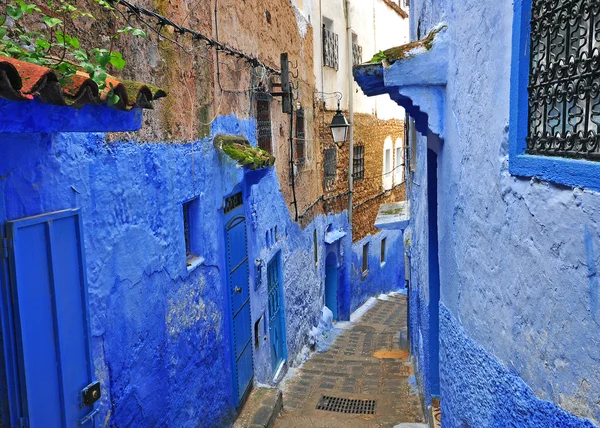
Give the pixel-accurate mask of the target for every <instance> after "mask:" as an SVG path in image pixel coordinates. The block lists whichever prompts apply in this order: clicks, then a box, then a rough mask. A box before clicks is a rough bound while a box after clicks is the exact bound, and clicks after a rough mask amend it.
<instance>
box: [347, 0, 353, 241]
mask: <svg viewBox="0 0 600 428" xmlns="http://www.w3.org/2000/svg"><path fill="white" fill-rule="evenodd" d="M346 30H347V35H346V37H347V39H348V58H347V59H348V116H349V117H348V122H350V129H349V134H348V142H349V144H348V159H349V163H348V223H349V227H350V229H349V231H350V239H352V195H353V192H354V177H353V173H354V77H353V75H352V21H351V19H350V2H349V1H348V0H346ZM350 242H352V241H350Z"/></svg>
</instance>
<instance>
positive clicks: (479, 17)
mask: <svg viewBox="0 0 600 428" xmlns="http://www.w3.org/2000/svg"><path fill="white" fill-rule="evenodd" d="M410 19H411V35H412V38H413V39H414V38H416V32H417V26H418V25H419V22H420V29H421V37H423V36H425V35H426V34H427V33H428V31H429V30H430V29H431V28H432V27H434V26H435V25H436V24H438V23H439V22H441V21H445V22H446V23H447V24H448V35H449V38H450V51H449V55H448V83H447V86H446V87H445V104H444V105H443V106H442V107H441V108H443V111H442V112H441V114H442V115H443V117H444V136H445V139H444V143H443V146H442V148H441V150H440V153H439V157H438V213H439V214H438V219H437V226H438V243H439V264H440V281H441V302H442V304H443V307H442V309H441V315H440V318H441V319H440V323H441V329H442V332H441V337H442V340H441V343H440V363H441V367H440V371H441V377H442V378H441V403H442V415H443V420H442V423H443V424H444V425H448V426H464V425H470V426H482V427H484V426H506V425H510V424H511V423H513V424H515V425H516V426H555V425H552V424H554V423H558V426H585V425H586V424H587V422H584V419H585V418H587V419H589V420H590V421H592V422H593V423H595V424H598V423H600V403H599V402H598V399H597V397H598V396H599V395H600V372H599V371H598V365H599V362H600V342H599V341H598V331H599V327H600V315H599V314H598V304H597V302H598V295H599V294H598V293H599V291H598V281H597V271H598V264H599V263H600V258H599V256H600V254H599V250H598V249H599V248H600V227H599V224H598V219H599V218H600V217H599V212H600V197H599V195H598V194H597V193H595V192H593V191H591V190H589V189H580V188H572V187H564V186H559V185H554V184H552V183H547V182H543V181H539V180H536V179H533V180H532V179H527V178H519V177H515V176H513V175H511V174H510V172H509V169H508V152H509V144H508V136H509V131H510V129H509V116H510V115H509V112H510V91H511V87H510V75H511V32H512V19H513V4H512V2H497V1H493V0H483V1H481V0H479V1H465V2H454V1H450V0H415V1H414V2H411V18H410ZM426 147H427V139H426V137H423V136H420V137H419V138H418V149H417V160H416V172H415V174H414V176H413V177H410V178H409V180H408V181H409V184H410V185H409V196H410V199H411V226H410V241H411V248H410V250H409V251H410V255H411V276H412V287H413V288H412V289H411V291H410V293H411V300H412V307H411V308H410V314H411V323H412V327H413V329H412V335H413V336H412V346H413V351H414V352H415V353H416V355H417V358H416V361H417V363H418V366H419V369H420V374H421V375H422V374H423V373H424V372H426V371H427V369H428V359H429V356H428V355H427V353H426V352H424V350H426V349H428V348H429V345H428V343H427V337H428V335H429V330H430V328H431V326H429V325H428V323H427V320H426V317H425V314H426V309H427V306H428V304H429V301H430V297H431V296H429V293H428V283H429V278H428V272H427V270H428V269H427V254H428V244H427V241H428V229H427V178H426ZM455 354H457V355H460V356H461V357H462V358H457V357H456V355H455ZM484 379H485V381H484ZM490 381H493V382H492V383H489V382H490ZM420 386H421V389H422V390H423V391H425V393H426V399H427V402H428V401H429V394H430V392H431V391H430V385H428V381H427V379H424V378H421V379H420ZM495 406H498V408H496V407H495ZM524 409H528V410H524ZM561 409H562V410H561ZM563 411H564V412H567V413H569V414H572V415H575V416H576V417H578V418H579V419H577V418H573V417H571V416H569V415H567V414H566V413H564V412H563ZM522 412H525V413H524V414H522ZM525 421H527V422H525ZM561 424H563V425H561Z"/></svg>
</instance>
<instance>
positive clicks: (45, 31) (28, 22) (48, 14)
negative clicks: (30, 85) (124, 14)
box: [0, 0, 146, 104]
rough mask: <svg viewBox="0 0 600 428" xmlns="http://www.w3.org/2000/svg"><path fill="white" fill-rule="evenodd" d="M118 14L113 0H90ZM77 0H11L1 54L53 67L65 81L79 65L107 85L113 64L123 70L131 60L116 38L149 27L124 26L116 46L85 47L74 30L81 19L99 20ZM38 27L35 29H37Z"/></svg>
mask: <svg viewBox="0 0 600 428" xmlns="http://www.w3.org/2000/svg"><path fill="white" fill-rule="evenodd" d="M88 1H89V2H91V3H92V5H93V4H95V5H98V6H100V8H101V9H103V10H104V11H105V12H108V13H111V14H113V15H114V10H115V9H114V7H113V5H112V4H111V3H110V2H109V1H107V0H88ZM76 2H77V0H44V2H43V4H41V5H39V6H38V5H36V4H33V3H26V2H25V1H23V0H6V1H5V13H4V15H3V16H0V55H3V56H8V57H11V58H16V59H19V60H22V61H27V62H30V63H33V64H37V65H41V66H44V67H48V68H51V69H53V70H55V71H56V72H57V75H58V76H59V81H60V83H61V84H65V83H68V82H69V81H70V80H71V77H72V76H73V75H74V74H75V73H77V71H80V70H82V71H85V72H86V73H87V74H88V75H89V76H90V78H91V79H92V80H93V81H94V82H96V84H97V85H98V88H99V89H100V90H103V89H105V88H106V78H107V76H108V68H109V65H110V66H112V67H114V68H115V69H117V70H122V69H123V68H124V67H125V65H126V61H125V59H124V58H123V55H122V54H121V53H119V52H117V51H115V50H113V43H114V41H115V40H116V39H117V38H119V37H120V36H121V35H124V34H128V35H132V36H137V37H143V38H146V33H145V32H144V31H143V30H141V29H139V28H134V27H131V26H126V27H124V28H119V29H118V30H116V31H115V33H114V34H112V35H110V46H109V47H108V48H105V47H93V48H87V49H86V48H84V47H83V46H81V43H80V41H79V39H78V38H77V37H76V36H75V35H74V34H73V31H72V29H73V28H75V26H76V23H77V21H78V20H81V19H89V20H95V17H94V15H92V14H91V13H90V12H89V11H87V10H82V9H81V8H79V7H77V6H76V5H75V3H76ZM31 28H35V29H31ZM109 87H110V88H111V90H110V92H109V94H108V100H107V101H108V103H109V104H116V103H118V102H119V96H118V95H116V94H115V93H114V91H113V89H112V84H109Z"/></svg>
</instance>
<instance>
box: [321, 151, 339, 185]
mask: <svg viewBox="0 0 600 428" xmlns="http://www.w3.org/2000/svg"><path fill="white" fill-rule="evenodd" d="M323 158H324V162H323V164H324V165H323V166H324V168H325V179H333V178H335V171H336V169H337V150H336V149H335V147H334V148H330V149H325V151H324V154H323Z"/></svg>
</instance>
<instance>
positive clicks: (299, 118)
mask: <svg viewBox="0 0 600 428" xmlns="http://www.w3.org/2000/svg"><path fill="white" fill-rule="evenodd" d="M305 138H306V137H305V133H304V109H303V108H302V107H301V108H299V109H298V110H296V160H297V161H298V163H302V162H304V141H305Z"/></svg>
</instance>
